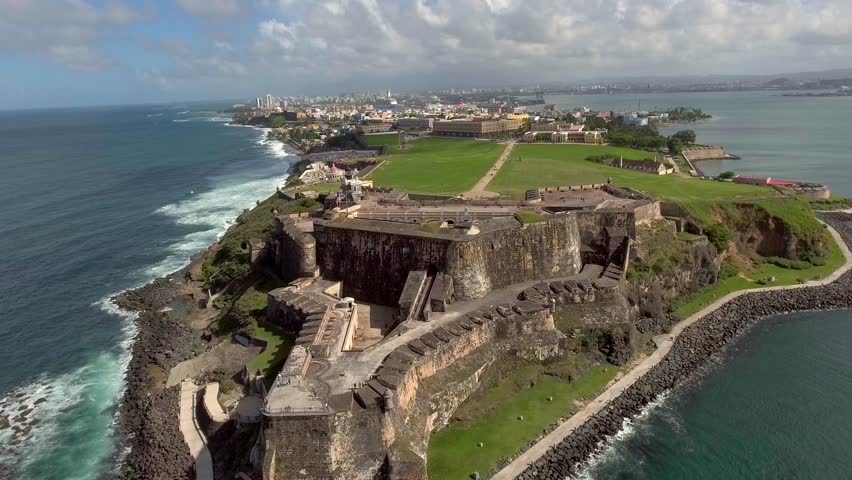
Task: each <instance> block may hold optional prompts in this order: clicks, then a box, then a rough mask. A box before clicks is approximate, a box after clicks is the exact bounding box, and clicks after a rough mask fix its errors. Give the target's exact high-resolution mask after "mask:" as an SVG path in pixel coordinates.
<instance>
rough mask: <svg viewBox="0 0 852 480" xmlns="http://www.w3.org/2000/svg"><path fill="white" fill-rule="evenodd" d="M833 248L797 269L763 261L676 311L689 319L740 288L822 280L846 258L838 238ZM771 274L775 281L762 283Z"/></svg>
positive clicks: (681, 317)
mask: <svg viewBox="0 0 852 480" xmlns="http://www.w3.org/2000/svg"><path fill="white" fill-rule="evenodd" d="M830 249H831V252H830V253H829V255H828V259H827V260H826V262H825V264H823V265H817V266H813V267H811V268H807V269H803V270H797V269H794V268H784V267H779V266H778V265H774V264H771V263H761V264H760V265H758V266H757V267H755V268H754V269H752V270H748V271H743V272H740V274H739V275H737V276H734V277H730V278H726V279H724V280H720V281H719V282H718V283H716V284H713V285H709V286H707V287H705V288H704V289H702V290H700V291H698V292H696V293H695V294H693V295H691V296H689V297H687V298H686V299H684V300H683V301H682V302H681V303H679V304H678V305H676V308H675V311H674V314H675V316H677V317H678V318H680V319H685V318H687V317H689V316H690V315H692V314H694V313H695V312H698V311H699V310H701V309H702V308H704V307H706V306H707V305H710V304H711V303H713V302H715V301H716V300H717V299H719V298H721V297H723V296H725V295H727V294H729V293H731V292H735V291H737V290H748V289H752V288H760V287H774V286H782V285H795V284H799V283H804V282H806V281H808V280H819V279H820V278H824V277H827V276H829V275H831V273H832V272H834V271H835V270H837V269H838V268H839V267H840V266H842V265H843V263H844V262H845V261H846V258H845V257H844V256H843V252H841V251H840V247H838V246H837V242H835V241H834V238H833V237H832V239H831V244H830ZM770 277H775V281H774V282H771V283H764V284H761V283H759V282H761V281H766V280H768V279H769V278H770Z"/></svg>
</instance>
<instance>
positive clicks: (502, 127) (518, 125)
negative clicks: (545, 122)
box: [432, 117, 524, 138]
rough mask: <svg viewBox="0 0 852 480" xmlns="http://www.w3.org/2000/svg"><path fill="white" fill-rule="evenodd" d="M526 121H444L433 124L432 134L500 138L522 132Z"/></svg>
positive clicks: (515, 119) (504, 119)
mask: <svg viewBox="0 0 852 480" xmlns="http://www.w3.org/2000/svg"><path fill="white" fill-rule="evenodd" d="M523 126H524V119H523V118H522V117H519V118H501V119H495V120H442V121H437V122H434V123H433V124H432V134H433V135H439V136H444V137H471V138H498V137H504V136H507V135H512V134H514V133H517V132H518V131H519V130H521V129H522V128H523Z"/></svg>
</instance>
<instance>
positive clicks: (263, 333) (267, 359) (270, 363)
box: [248, 323, 296, 383]
mask: <svg viewBox="0 0 852 480" xmlns="http://www.w3.org/2000/svg"><path fill="white" fill-rule="evenodd" d="M251 335H252V336H253V337H255V338H259V339H260V340H266V350H264V351H262V352H260V355H258V356H256V357H254V358H253V359H252V360H251V362H249V364H248V367H249V368H250V369H251V370H252V371H257V370H260V371H261V373H262V374H263V376H264V378H266V380H267V383H269V381H270V379H274V378H275V375H277V374H278V371H279V370H280V369H281V365H283V364H284V361H285V360H287V355H289V353H290V349H291V348H293V345H295V340H296V339H295V338H293V336H292V335H288V334H286V333H284V332H283V331H281V330H280V329H278V328H277V327H274V326H272V325H270V324H268V323H257V324H254V325H252V327H251Z"/></svg>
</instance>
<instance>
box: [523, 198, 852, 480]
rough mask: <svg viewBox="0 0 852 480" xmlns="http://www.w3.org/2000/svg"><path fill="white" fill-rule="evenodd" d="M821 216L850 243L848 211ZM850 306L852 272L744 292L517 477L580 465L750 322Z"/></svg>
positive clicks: (555, 474) (551, 474)
mask: <svg viewBox="0 0 852 480" xmlns="http://www.w3.org/2000/svg"><path fill="white" fill-rule="evenodd" d="M819 216H820V218H821V219H822V220H823V221H825V222H826V223H827V224H829V225H831V226H832V227H833V228H834V229H835V230H837V231H838V233H840V235H841V237H842V238H843V240H844V241H845V242H846V244H847V245H852V215H849V214H844V213H823V214H820V215H819ZM847 308H852V271H849V272H846V273H844V274H843V275H841V276H840V277H839V278H838V279H837V280H835V281H834V282H832V283H830V284H827V285H822V286H814V287H804V288H797V289H788V290H775V291H765V292H754V293H746V294H743V295H741V296H739V297H737V298H735V299H733V300H731V301H729V302H728V303H726V304H724V305H723V306H721V307H720V308H718V309H716V310H715V311H713V312H711V313H709V314H707V315H706V316H704V317H703V318H701V319H700V320H698V321H696V322H695V323H694V324H692V325H690V326H688V327H687V328H686V329H684V331H683V332H682V333H681V334H680V335H679V336H678V337H677V338H676V339H675V341H674V344H673V345H672V347H671V350H670V351H669V352H668V354H666V356H665V357H664V358H663V359H662V360H661V361H660V362H659V363H658V364H656V365H655V366H654V367H652V368H651V369H650V370H649V371H648V372H647V373H646V374H645V375H643V376H642V377H640V378H639V379H638V380H637V381H636V382H635V383H633V385H631V386H630V387H628V388H627V389H626V390H624V392H623V393H622V394H621V395H619V396H618V397H617V398H615V399H613V400H612V401H611V402H610V403H609V404H608V405H607V406H606V407H604V408H602V409H601V410H600V411H599V412H597V413H596V414H595V415H593V416H592V417H590V418H589V419H588V420H587V421H586V422H585V423H583V424H582V425H581V426H579V427H578V428H576V429H575V430H574V431H573V432H572V433H571V434H569V435H568V436H567V437H565V438H564V439H563V440H562V441H561V442H560V443H559V444H557V445H556V446H554V447H553V448H551V449H549V450H548V451H547V453H546V454H545V455H544V456H542V457H541V458H539V459H538V460H536V461H535V462H534V463H532V464H531V465H530V466H529V467H528V468H527V469H526V470H525V471H524V472H523V473H522V474H521V475H520V476H519V477H518V478H519V479H524V480H526V479H530V480H531V479H554V480H556V479H559V480H562V479H564V478H565V477H567V476H571V475H574V474H576V473H577V470H578V468H579V467H580V466H581V465H582V464H583V462H585V461H587V460H588V459H589V458H590V457H591V455H592V454H593V453H595V452H596V451H598V450H599V449H600V448H601V445H602V443H603V442H605V441H606V440H607V438H609V437H611V436H612V435H615V434H616V433H618V431H619V430H621V428H622V425H623V422H624V420H625V419H627V418H632V417H634V416H636V415H638V414H639V413H640V412H641V411H642V410H643V409H644V408H645V407H646V406H647V405H648V404H649V403H651V402H652V401H654V400H655V399H656V398H657V397H659V396H660V395H661V394H663V393H665V392H667V391H669V390H671V389H672V388H675V387H677V386H678V385H681V384H682V383H684V382H685V381H686V380H688V379H689V378H691V377H692V376H693V375H694V374H695V373H696V372H697V371H698V370H699V369H701V368H702V367H703V366H705V365H706V364H707V362H708V360H709V359H710V358H711V357H712V356H713V355H715V354H718V353H719V352H721V351H723V350H724V349H725V347H727V346H728V345H729V344H730V343H731V341H732V340H734V339H735V338H736V337H737V336H739V335H741V334H743V333H745V332H746V331H747V330H748V329H749V328H750V327H751V326H753V325H754V324H756V323H757V322H759V321H760V320H763V319H765V318H768V317H772V316H775V315H780V314H785V313H790V312H797V311H809V310H812V311H815V310H839V309H847Z"/></svg>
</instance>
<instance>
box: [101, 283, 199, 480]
mask: <svg viewBox="0 0 852 480" xmlns="http://www.w3.org/2000/svg"><path fill="white" fill-rule="evenodd" d="M183 272H184V271H181V272H176V273H174V274H171V275H169V276H166V277H163V278H158V279H157V280H154V281H153V282H151V283H149V284H147V285H145V286H143V287H140V288H137V289H134V290H128V291H126V292H123V293H121V294H119V295H117V296H116V297H114V298H113V302H114V303H115V304H116V305H117V306H119V307H120V308H121V309H123V310H127V311H133V312H137V313H138V318H137V319H136V325H137V329H138V333H137V336H136V338H135V339H134V342H133V349H132V357H131V360H130V364H129V365H128V368H127V378H126V381H127V388H126V390H125V393H124V397H123V399H122V402H121V407H120V412H119V427H120V429H121V431H122V433H123V434H124V442H123V443H124V445H122V447H123V450H124V451H126V452H127V455H126V457H125V458H124V460H123V462H122V464H121V465H120V467H119V469H118V472H117V473H118V475H117V476H118V477H119V478H127V479H167V478H168V479H181V478H190V475H191V472H192V468H193V463H194V462H193V459H192V457H191V455H190V453H189V448H188V447H187V446H186V444H185V443H184V441H183V435H182V434H181V432H180V429H179V428H178V422H177V418H178V398H179V390H178V388H179V387H172V388H169V389H165V388H164V385H165V378H166V376H167V375H168V372H169V370H170V369H171V368H172V367H173V366H175V365H176V364H178V363H179V362H181V361H183V360H186V359H188V358H191V357H193V356H195V355H197V354H198V353H199V352H201V351H202V350H204V348H205V342H204V341H203V340H202V339H201V335H200V333H199V332H198V331H195V330H192V329H191V328H189V327H188V326H187V324H186V322H185V315H184V314H183V313H184V312H176V311H175V310H171V311H168V309H167V307H169V306H170V305H172V304H173V303H174V302H175V301H176V300H178V299H180V298H182V297H183V296H184V295H185V294H184V293H183V292H182V289H183V288H182V287H184V285H182V283H183Z"/></svg>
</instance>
